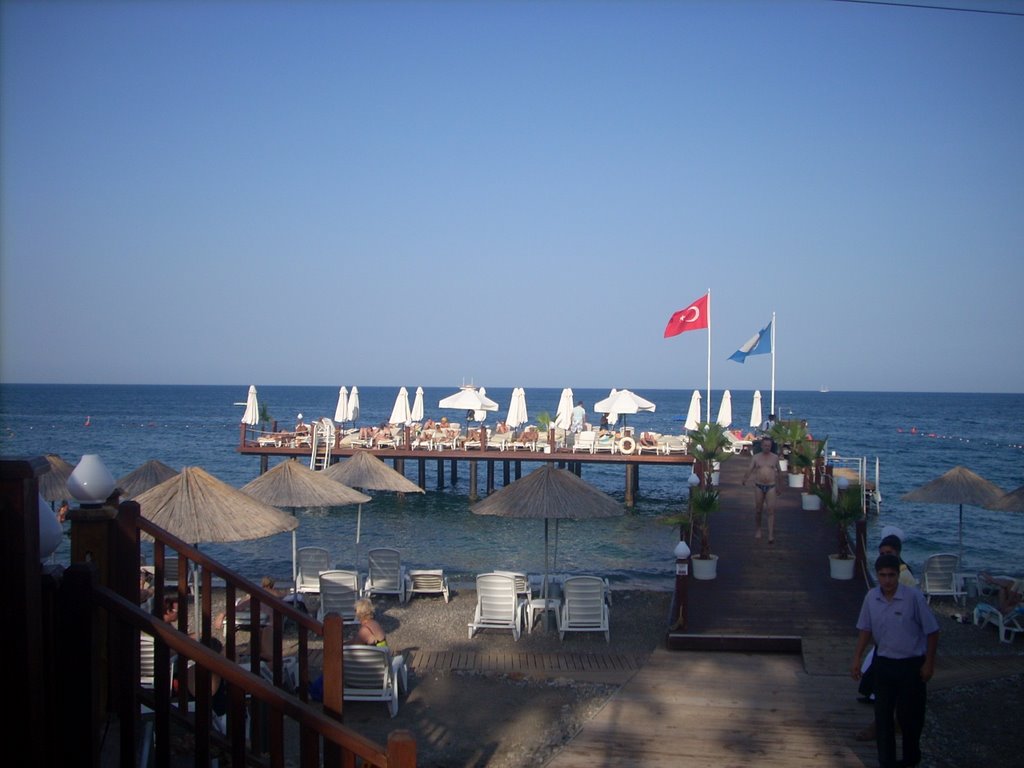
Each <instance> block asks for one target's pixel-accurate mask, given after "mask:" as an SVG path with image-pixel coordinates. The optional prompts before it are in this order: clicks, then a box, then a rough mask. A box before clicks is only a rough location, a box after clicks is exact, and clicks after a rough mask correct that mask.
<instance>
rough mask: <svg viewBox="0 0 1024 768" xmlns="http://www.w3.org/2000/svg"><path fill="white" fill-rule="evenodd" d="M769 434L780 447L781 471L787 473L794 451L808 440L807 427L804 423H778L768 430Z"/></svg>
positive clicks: (792, 421) (790, 421) (791, 421)
mask: <svg viewBox="0 0 1024 768" xmlns="http://www.w3.org/2000/svg"><path fill="white" fill-rule="evenodd" d="M768 434H769V436H770V437H771V438H772V440H774V441H775V444H776V446H778V451H779V469H780V470H781V471H782V472H785V471H787V469H789V464H790V456H791V454H792V453H793V449H794V448H795V447H796V446H797V445H799V444H800V443H802V442H803V441H804V440H805V439H807V427H805V426H804V423H803V422H802V421H795V420H792V419H791V420H789V421H777V422H775V423H774V424H773V425H772V428H771V429H770V430H768Z"/></svg>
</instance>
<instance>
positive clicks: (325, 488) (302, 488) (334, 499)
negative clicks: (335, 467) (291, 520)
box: [242, 459, 371, 507]
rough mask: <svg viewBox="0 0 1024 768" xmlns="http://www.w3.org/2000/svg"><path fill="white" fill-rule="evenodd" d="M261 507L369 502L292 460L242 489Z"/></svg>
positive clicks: (363, 495)
mask: <svg viewBox="0 0 1024 768" xmlns="http://www.w3.org/2000/svg"><path fill="white" fill-rule="evenodd" d="M242 492H243V493H247V494H249V495H250V496H252V497H253V498H255V499H259V500H260V501H262V502H263V503H264V504H270V505H272V506H275V507H343V506H346V505H348V504H362V503H363V502H366V501H370V500H371V499H370V497H369V496H367V495H366V494H365V493H360V492H359V491H356V490H353V489H352V488H349V487H348V486H346V485H343V484H342V483H341V482H339V481H337V480H334V479H332V478H331V477H330V476H328V475H327V474H325V473H324V472H314V471H313V470H312V469H310V468H309V467H306V466H304V465H302V464H300V463H299V462H297V461H295V460H294V459H289V460H288V461H282V462H281V463H280V464H278V465H277V466H276V467H274V468H273V469H271V470H270V471H269V472H266V473H264V474H262V475H260V476H259V477H257V478H256V479H255V480H253V481H251V482H249V483H246V484H245V485H243V486H242Z"/></svg>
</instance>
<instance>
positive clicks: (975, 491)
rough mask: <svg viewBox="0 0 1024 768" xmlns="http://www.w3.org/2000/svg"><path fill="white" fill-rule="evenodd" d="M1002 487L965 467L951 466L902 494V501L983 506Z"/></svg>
mask: <svg viewBox="0 0 1024 768" xmlns="http://www.w3.org/2000/svg"><path fill="white" fill-rule="evenodd" d="M1002 495H1003V489H1002V488H1000V487H999V486H998V485H995V484H994V483H990V482H989V481H988V480H986V479H985V478H983V477H980V476H979V475H977V474H975V473H974V472H972V471H971V470H969V469H967V467H953V468H952V469H951V470H949V471H948V472H946V473H945V474H944V475H942V476H940V477H937V478H935V479H934V480H932V481H931V482H929V483H925V484H924V485H922V486H921V487H920V488H918V489H916V490H913V491H911V492H910V493H907V494H904V495H903V496H902V497H901V498H902V500H903V501H917V502H923V503H925V504H968V505H970V506H972V507H984V506H986V505H988V504H992V503H993V502H995V501H997V500H998V499H999V498H1000V497H1001V496H1002Z"/></svg>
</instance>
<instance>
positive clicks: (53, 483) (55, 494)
mask: <svg viewBox="0 0 1024 768" xmlns="http://www.w3.org/2000/svg"><path fill="white" fill-rule="evenodd" d="M46 460H47V461H48V462H49V463H50V471H49V472H44V473H43V474H42V475H40V476H39V493H40V494H42V496H43V498H44V499H46V500H47V501H64V500H65V499H67V500H69V501H70V500H71V499H72V498H74V497H73V496H72V495H71V491H69V490H68V478H69V477H71V473H72V472H74V471H75V468H74V467H73V466H71V465H70V464H68V463H67V462H66V461H64V459H62V458H61V457H60V456H58V455H57V454H55V453H48V454H46Z"/></svg>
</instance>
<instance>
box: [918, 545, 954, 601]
mask: <svg viewBox="0 0 1024 768" xmlns="http://www.w3.org/2000/svg"><path fill="white" fill-rule="evenodd" d="M959 569H960V558H959V557H958V556H957V555H953V554H950V553H948V552H940V553H939V554H937V555H929V556H928V557H926V558H925V560H924V569H923V572H922V574H921V591H922V592H923V593H924V594H925V597H926V598H928V602H929V603H930V602H931V601H932V598H933V597H952V598H953V599H954V600H956V601H957V602H958V603H959V602H961V601H962V600H963V598H964V592H963V588H962V587H961V586H960V573H959Z"/></svg>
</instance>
